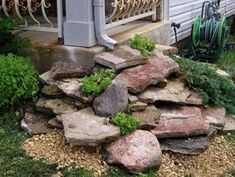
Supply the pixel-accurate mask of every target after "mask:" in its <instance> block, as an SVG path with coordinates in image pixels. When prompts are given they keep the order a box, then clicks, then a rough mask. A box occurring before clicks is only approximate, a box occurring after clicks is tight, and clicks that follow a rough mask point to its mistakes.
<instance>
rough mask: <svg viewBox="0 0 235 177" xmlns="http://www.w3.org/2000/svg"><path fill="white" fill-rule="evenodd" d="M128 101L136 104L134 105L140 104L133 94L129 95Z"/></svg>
mask: <svg viewBox="0 0 235 177" xmlns="http://www.w3.org/2000/svg"><path fill="white" fill-rule="evenodd" d="M128 100H129V103H130V104H134V103H136V102H138V98H137V96H135V95H131V94H129V95H128Z"/></svg>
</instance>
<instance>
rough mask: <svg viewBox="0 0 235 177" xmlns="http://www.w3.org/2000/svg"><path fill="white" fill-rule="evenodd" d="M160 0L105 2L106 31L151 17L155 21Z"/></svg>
mask: <svg viewBox="0 0 235 177" xmlns="http://www.w3.org/2000/svg"><path fill="white" fill-rule="evenodd" d="M159 5H160V0H106V1H105V6H106V8H105V11H106V29H108V28H112V27H115V26H119V25H122V24H126V23H129V22H131V21H135V20H139V19H142V18H145V17H149V16H152V20H153V21H156V20H157V6H159Z"/></svg>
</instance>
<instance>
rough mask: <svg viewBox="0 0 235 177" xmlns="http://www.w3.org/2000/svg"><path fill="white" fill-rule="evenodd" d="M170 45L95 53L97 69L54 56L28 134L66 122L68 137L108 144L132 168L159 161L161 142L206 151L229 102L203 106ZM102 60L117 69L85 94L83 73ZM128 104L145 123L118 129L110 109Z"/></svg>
mask: <svg viewBox="0 0 235 177" xmlns="http://www.w3.org/2000/svg"><path fill="white" fill-rule="evenodd" d="M170 49H171V48H170ZM165 50H167V54H171V50H169V48H161V51H159V50H158V51H157V52H156V55H155V56H152V57H150V58H145V57H143V56H142V55H141V53H140V52H139V51H137V50H133V49H131V48H130V47H128V46H121V47H119V48H118V49H117V50H115V51H112V52H104V53H101V54H98V55H96V56H95V57H94V60H95V62H96V63H97V65H96V66H95V67H94V68H93V69H86V68H82V67H80V66H78V65H76V64H74V63H62V62H59V63H55V64H54V65H53V66H52V68H51V70H50V71H48V72H46V73H44V74H42V75H41V76H40V79H41V82H42V83H43V88H42V90H41V97H40V98H39V100H38V101H37V103H36V105H35V109H34V110H33V111H30V112H27V113H26V114H25V118H24V119H23V120H22V127H23V128H24V129H26V130H27V131H28V132H29V133H30V134H31V135H35V134H41V133H47V132H51V131H53V130H54V128H59V129H63V130H64V135H65V137H66V139H67V141H68V143H70V144H71V145H78V146H98V145H102V144H104V145H105V146H104V147H105V150H106V152H107V153H106V157H105V158H106V161H107V163H109V164H114V165H121V166H123V167H125V169H127V170H128V171H129V172H130V173H139V172H141V171H143V170H146V169H149V168H152V167H158V166H160V163H161V154H162V150H167V151H173V152H180V153H185V154H197V153H200V152H202V151H203V150H205V149H206V148H207V147H208V143H209V140H210V138H211V137H212V135H214V134H215V133H216V131H218V130H222V129H223V128H224V126H225V110H224V109H218V108H210V109H206V110H205V109H202V108H201V105H202V98H201V97H200V96H199V95H198V94H197V93H195V92H193V91H192V90H190V89H189V88H188V87H187V86H186V84H185V83H184V81H182V80H181V79H180V78H177V77H176V76H177V73H178V72H179V66H178V64H177V63H175V62H174V61H173V60H172V59H170V58H169V57H168V56H166V55H164V54H163V53H166V52H164V51H165ZM175 51H176V50H175V49H174V48H173V53H174V52H175ZM103 68H113V69H115V70H116V71H117V76H116V78H115V79H114V80H113V83H112V84H111V85H110V86H109V87H108V88H107V89H106V91H105V92H104V93H102V94H101V95H99V96H97V97H94V96H85V95H83V93H82V92H81V78H82V77H84V76H87V75H90V74H91V73H92V72H95V71H98V70H100V69H103ZM128 108H129V110H128V111H130V112H131V114H132V115H133V116H134V117H136V119H138V120H139V121H140V122H141V125H140V130H137V131H135V132H133V133H132V134H130V135H127V136H124V137H121V136H120V129H119V128H118V127H116V126H114V125H112V124H110V123H109V120H108V117H110V116H113V115H115V114H116V113H118V112H125V111H127V109H128ZM159 142H160V144H159Z"/></svg>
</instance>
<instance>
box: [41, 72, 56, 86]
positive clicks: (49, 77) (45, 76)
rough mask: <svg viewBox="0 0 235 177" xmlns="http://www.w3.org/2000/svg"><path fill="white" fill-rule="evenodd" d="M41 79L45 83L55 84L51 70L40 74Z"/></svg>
mask: <svg viewBox="0 0 235 177" xmlns="http://www.w3.org/2000/svg"><path fill="white" fill-rule="evenodd" d="M39 80H40V81H41V83H42V84H44V85H54V84H55V82H56V81H55V80H54V79H53V78H52V75H51V71H47V72H45V73H43V74H41V75H39Z"/></svg>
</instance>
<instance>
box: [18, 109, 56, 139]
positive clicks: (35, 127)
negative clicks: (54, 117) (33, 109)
mask: <svg viewBox="0 0 235 177" xmlns="http://www.w3.org/2000/svg"><path fill="white" fill-rule="evenodd" d="M49 118H50V117H48V116H45V115H43V114H38V113H28V112H26V113H25V116H24V119H22V121H21V128H22V129H24V130H25V131H26V132H28V134H29V135H31V136H33V135H39V134H45V133H51V132H53V131H54V129H52V128H49V127H48V123H47V122H48V120H49Z"/></svg>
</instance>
